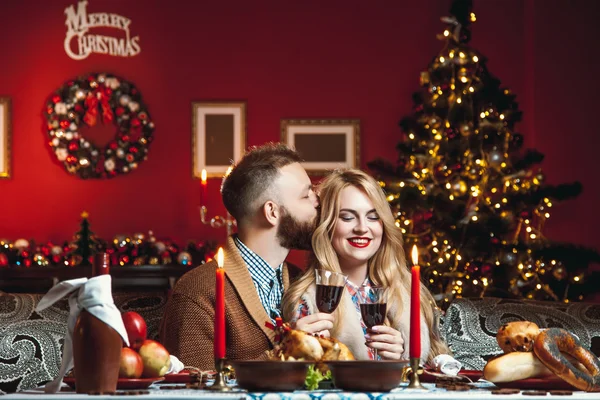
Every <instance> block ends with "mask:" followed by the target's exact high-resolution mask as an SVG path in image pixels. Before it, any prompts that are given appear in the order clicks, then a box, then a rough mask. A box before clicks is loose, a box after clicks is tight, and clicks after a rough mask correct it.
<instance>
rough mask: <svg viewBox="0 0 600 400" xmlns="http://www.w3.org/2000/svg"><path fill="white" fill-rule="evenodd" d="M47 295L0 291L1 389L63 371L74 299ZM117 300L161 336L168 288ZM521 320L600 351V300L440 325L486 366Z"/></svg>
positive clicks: (480, 302)
mask: <svg viewBox="0 0 600 400" xmlns="http://www.w3.org/2000/svg"><path fill="white" fill-rule="evenodd" d="M41 297H42V295H41V294H9V293H2V292H0V393H1V392H2V391H4V392H14V391H19V390H25V389H29V388H32V387H35V386H38V385H40V384H42V383H44V382H47V381H49V380H51V379H52V378H53V377H54V376H55V375H57V374H58V369H59V367H60V360H61V351H62V344H63V338H64V335H65V332H66V321H67V316H68V305H67V302H66V300H63V301H61V302H59V303H57V304H55V305H54V306H53V307H51V308H48V309H46V310H44V311H43V312H40V313H37V312H35V311H34V309H35V306H36V305H37V303H38V301H39V300H40V298H41ZM114 300H115V304H116V305H117V307H118V308H119V309H120V310H121V311H136V312H139V313H140V314H141V315H142V316H143V317H144V318H145V319H146V322H147V323H148V335H149V336H150V337H151V338H155V339H156V338H157V335H158V328H159V324H160V320H161V317H162V313H163V311H164V307H165V305H166V301H167V295H166V293H165V292H144V293H115V294H114ZM516 320H529V321H534V322H535V323H537V324H538V325H539V326H540V327H564V328H565V329H567V330H569V331H571V332H573V333H575V334H576V335H577V336H578V337H579V338H580V339H581V340H582V342H583V343H584V345H585V346H587V347H588V348H591V349H592V351H593V352H594V353H596V355H599V354H600V304H584V303H573V304H568V305H567V304H562V303H550V302H532V301H523V300H505V299H496V298H483V299H456V300H455V301H453V302H452V304H451V305H450V307H449V308H448V310H447V312H446V315H445V317H444V319H443V321H442V324H441V326H440V330H441V333H442V335H443V336H444V337H445V339H446V341H447V342H448V344H449V345H450V348H451V349H452V351H453V353H454V356H455V357H456V358H457V359H458V360H459V361H461V362H462V363H463V366H464V368H465V369H479V370H480V369H483V367H484V366H485V363H486V361H487V360H488V359H489V358H491V357H493V356H494V355H496V354H500V353H501V350H500V348H499V347H498V345H497V344H496V339H495V334H496V331H497V330H498V328H499V327H500V326H501V325H502V324H504V323H506V322H510V321H516Z"/></svg>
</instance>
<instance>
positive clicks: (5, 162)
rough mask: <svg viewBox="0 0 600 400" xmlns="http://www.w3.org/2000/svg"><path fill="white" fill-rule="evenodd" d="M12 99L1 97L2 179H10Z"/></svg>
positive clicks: (0, 144)
mask: <svg viewBox="0 0 600 400" xmlns="http://www.w3.org/2000/svg"><path fill="white" fill-rule="evenodd" d="M10 143H11V142H10V99H9V98H7V97H0V179H9V178H10Z"/></svg>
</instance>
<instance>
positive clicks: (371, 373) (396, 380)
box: [327, 360, 408, 392]
mask: <svg viewBox="0 0 600 400" xmlns="http://www.w3.org/2000/svg"><path fill="white" fill-rule="evenodd" d="M327 366H328V367H329V369H330V370H331V377H332V378H333V383H334V384H335V387H336V388H338V389H342V390H346V391H350V392H389V391H390V390H392V389H394V388H397V387H398V385H400V381H401V380H402V371H403V369H404V367H406V366H408V361H388V360H381V361H328V362H327Z"/></svg>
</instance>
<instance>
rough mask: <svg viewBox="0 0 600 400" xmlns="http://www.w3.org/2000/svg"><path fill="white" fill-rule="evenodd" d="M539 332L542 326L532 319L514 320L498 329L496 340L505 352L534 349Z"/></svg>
mask: <svg viewBox="0 0 600 400" xmlns="http://www.w3.org/2000/svg"><path fill="white" fill-rule="evenodd" d="M539 333H540V328H539V327H538V326H537V325H536V324H535V323H533V322H531V321H514V322H509V323H507V324H504V325H502V326H501V327H500V329H498V333H497V334H496V340H497V341H498V346H500V348H501V349H502V351H504V352H505V353H512V352H513V351H532V350H533V342H534V341H535V338H536V337H537V335H538V334H539Z"/></svg>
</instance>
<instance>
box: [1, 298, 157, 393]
mask: <svg viewBox="0 0 600 400" xmlns="http://www.w3.org/2000/svg"><path fill="white" fill-rule="evenodd" d="M42 296H43V295H41V294H8V293H2V292H0V391H4V392H14V391H19V390H25V389H29V388H32V387H36V386H39V385H40V384H42V383H44V382H47V381H50V380H52V379H54V377H55V376H56V375H58V370H59V368H60V364H61V357H62V346H63V341H64V337H65V334H66V330H67V317H68V315H69V306H68V303H67V301H66V300H61V301H59V302H58V303H56V304H54V305H53V306H52V307H50V308H47V309H46V310H44V311H42V312H39V313H38V312H36V311H34V309H35V307H36V305H37V304H38V302H39V300H40V298H41V297H42ZM113 297H114V301H115V304H116V305H117V307H118V308H119V310H121V311H122V312H125V311H136V312H138V313H140V314H141V315H142V316H143V317H144V319H145V320H146V323H147V325H148V337H149V338H153V339H156V338H157V337H158V331H159V324H160V320H161V318H162V314H163V309H164V306H165V305H166V301H167V296H166V294H165V293H163V292H158V293H156V292H152V293H116V294H114V296H113Z"/></svg>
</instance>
